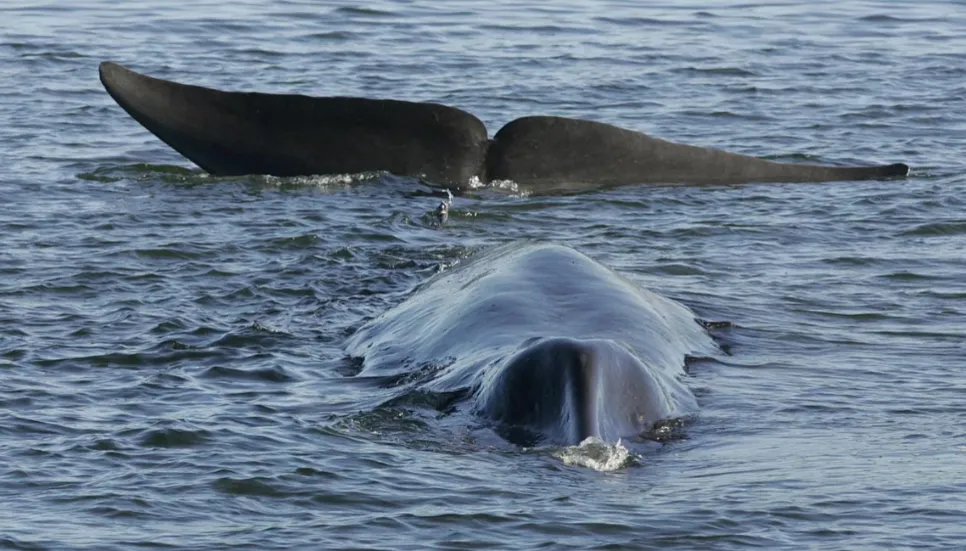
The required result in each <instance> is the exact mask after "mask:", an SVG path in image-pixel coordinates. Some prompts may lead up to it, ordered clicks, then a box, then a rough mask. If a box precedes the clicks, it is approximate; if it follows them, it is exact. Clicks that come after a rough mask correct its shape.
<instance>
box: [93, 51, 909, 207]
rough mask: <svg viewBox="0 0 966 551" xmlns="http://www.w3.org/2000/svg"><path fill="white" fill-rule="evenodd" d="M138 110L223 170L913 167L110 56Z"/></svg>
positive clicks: (767, 172)
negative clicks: (245, 85)
mask: <svg viewBox="0 0 966 551" xmlns="http://www.w3.org/2000/svg"><path fill="white" fill-rule="evenodd" d="M100 79H101V82H102V83H103V84H104V87H105V89H106V90H107V91H108V93H109V94H110V95H111V97H113V98H114V100H115V101H117V103H118V104H119V105H120V106H121V107H122V108H124V110H125V111H127V112H128V114H130V115H131V116H132V117H133V118H134V119H135V120H137V121H138V122H140V123H141V124H142V125H143V126H144V127H145V128H147V129H148V130H150V131H151V132H152V133H153V134H154V135H156V136H157V137H158V138H160V139H161V140H163V141H164V142H165V143H167V144H168V145H170V146H171V147H173V148H174V149H175V150H177V151H178V152H179V153H181V154H182V155H184V156H185V157H187V158H188V159H190V160H191V161H193V162H194V163H196V164H197V165H198V166H200V167H201V168H202V169H204V170H206V171H208V172H210V173H212V174H215V175H226V176H232V175H243V174H269V175H274V176H305V175H314V174H346V173H361V172H373V171H386V172H389V173H392V174H396V175H399V176H410V177H419V178H424V179H426V180H427V181H429V182H430V183H434V184H438V185H442V186H445V187H449V188H453V189H459V188H465V187H467V186H468V185H469V184H470V183H471V182H474V181H481V182H484V183H485V182H489V181H495V180H512V181H514V182H515V183H517V184H518V185H519V186H521V187H522V188H523V189H525V190H528V191H530V192H531V193H547V192H560V191H583V190H589V189H594V188H599V187H606V186H616V185H624V184H635V183H686V184H732V183H744V182H825V181H833V180H866V179H882V178H889V177H896V176H905V175H907V174H908V172H909V167H908V166H906V165H904V164H901V163H897V164H892V165H887V166H869V167H837V166H821V165H807V164H789V163H777V162H772V161H767V160H764V159H758V158H755V157H749V156H746V155H738V154H735V153H728V152H725V151H720V150H717V149H709V148H703V147H695V146H690V145H682V144H676V143H672V142H668V141H664V140H661V139H657V138H652V137H650V136H647V135H646V134H642V133H640V132H634V131H631V130H625V129H623V128H618V127H616V126H612V125H609V124H604V123H600V122H592V121H586V120H578V119H568V118H563V117H550V116H533V117H523V118H519V119H516V120H514V121H511V122H509V123H507V124H506V125H505V126H503V128H501V129H500V130H499V131H498V132H497V133H496V135H495V136H493V139H492V140H490V139H488V138H487V131H486V127H485V126H484V125H483V123H482V122H481V121H480V120H479V119H478V118H476V117H475V116H473V115H471V114H470V113H467V112H465V111H461V110H459V109H456V108H453V107H448V106H445V105H439V104H435V103H416V102H408V101H397V100H379V99H366V98H350V97H323V98H319V97H309V96H303V95H295V94H264V93H241V92H224V91H220V90H213V89H210V88H203V87H200V86H191V85H186V84H180V83H177V82H171V81H167V80H161V79H157V78H152V77H149V76H146V75H142V74H139V73H136V72H134V71H131V70H129V69H126V68H124V67H121V66H120V65H117V64H115V63H110V62H104V63H101V65H100Z"/></svg>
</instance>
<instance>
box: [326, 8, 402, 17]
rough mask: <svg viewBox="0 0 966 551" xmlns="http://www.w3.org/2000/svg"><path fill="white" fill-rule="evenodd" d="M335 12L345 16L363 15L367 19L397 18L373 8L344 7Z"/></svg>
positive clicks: (387, 12) (392, 14)
mask: <svg viewBox="0 0 966 551" xmlns="http://www.w3.org/2000/svg"><path fill="white" fill-rule="evenodd" d="M335 12H336V13H341V14H345V15H362V16H366V17H395V16H396V14H395V13H393V12H391V11H384V10H376V9H373V8H358V7H355V6H342V7H341V8H336V9H335Z"/></svg>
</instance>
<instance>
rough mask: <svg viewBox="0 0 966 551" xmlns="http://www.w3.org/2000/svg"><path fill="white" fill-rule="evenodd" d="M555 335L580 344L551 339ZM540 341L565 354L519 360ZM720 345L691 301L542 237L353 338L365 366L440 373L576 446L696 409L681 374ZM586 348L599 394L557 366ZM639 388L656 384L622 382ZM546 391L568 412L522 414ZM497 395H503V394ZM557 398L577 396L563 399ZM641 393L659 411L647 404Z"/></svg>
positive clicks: (552, 405) (394, 373)
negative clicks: (573, 385) (521, 403)
mask: <svg viewBox="0 0 966 551" xmlns="http://www.w3.org/2000/svg"><path fill="white" fill-rule="evenodd" d="M544 342H560V343H572V346H571V347H570V348H569V349H568V348H567V346H560V347H556V348H554V347H551V348H546V345H541V344H540V343H544ZM541 346H543V348H541ZM532 347H536V348H533V350H534V351H536V352H533V354H537V355H539V354H544V356H547V357H550V358H557V359H559V360H560V362H557V363H555V362H554V361H549V360H547V361H542V362H541V361H535V360H534V361H523V360H521V361H518V362H517V363H516V364H514V363H513V362H512V361H510V360H509V358H513V357H526V353H527V350H530V349H531V348H532ZM714 349H715V347H714V344H713V342H712V341H711V339H710V337H709V336H708V335H707V333H706V332H705V331H704V329H703V328H702V327H701V326H700V324H698V323H697V322H696V321H695V320H694V314H693V313H692V312H691V311H690V310H688V309H687V308H686V307H684V306H682V305H681V304H678V303H676V302H674V301H672V300H669V299H666V298H664V297H661V296H659V295H656V294H654V293H651V292H649V291H646V290H644V289H640V288H639V287H637V286H636V285H634V284H633V283H631V282H629V281H627V280H626V279H624V278H623V277H621V276H620V275H618V274H616V273H615V272H613V271H611V270H610V269H608V268H606V267H604V266H603V265H601V264H599V263H597V262H595V261H594V260H592V259H590V258H588V257H587V256H585V255H583V254H581V253H579V252H577V251H576V250H574V249H571V248H568V247H564V246H560V245H551V244H532V243H531V244H525V245H523V246H521V245H519V244H510V245H506V246H503V247H498V248H496V249H493V250H491V251H488V252H485V253H483V254H480V255H477V256H476V257H475V258H473V259H472V260H471V261H470V262H468V263H466V264H463V265H460V266H457V267H455V268H452V269H450V270H447V271H446V272H443V273H442V274H440V275H438V276H437V277H435V278H433V279H432V280H431V281H429V282H427V283H426V284H424V285H422V286H420V287H419V288H418V289H417V290H416V291H415V292H413V293H412V295H411V296H410V297H409V298H408V299H407V300H405V301H403V302H402V303H401V304H399V305H398V306H396V307H394V308H392V309H390V310H388V311H387V312H385V313H383V314H382V315H380V316H378V317H376V318H375V319H373V320H371V321H370V322H368V323H366V324H364V325H363V326H362V327H360V328H359V329H358V330H357V331H356V332H355V333H354V334H353V335H352V336H351V337H350V338H349V340H348V342H347V345H346V351H347V352H348V353H349V355H350V356H355V357H359V358H361V359H362V369H361V373H360V374H361V375H364V376H376V377H381V376H385V377H391V378H399V377H400V376H404V375H406V374H408V373H413V372H416V371H420V370H429V371H428V372H429V373H431V376H430V377H428V379H426V380H425V382H424V383H421V384H422V387H423V388H424V389H426V390H429V391H434V392H452V391H455V390H460V389H474V400H475V402H474V403H475V405H474V408H473V409H474V410H475V411H477V412H478V413H480V414H482V415H483V416H484V417H488V418H491V419H494V420H496V421H498V422H500V423H504V424H507V425H514V424H516V425H519V426H524V427H531V428H534V430H536V431H537V432H541V433H545V434H546V436H547V438H548V439H549V440H551V441H556V442H566V443H575V442H574V439H575V438H577V437H579V436H584V435H598V436H601V437H608V438H611V437H620V436H622V435H623V436H629V435H630V434H629V433H628V431H630V432H631V433H636V431H634V430H633V429H634V428H635V427H636V428H641V427H645V426H649V425H650V424H652V423H653V422H654V421H656V420H658V419H661V418H665V417H673V416H678V415H681V414H686V413H688V412H690V411H691V410H692V409H693V407H694V398H693V396H692V395H691V393H690V392H689V391H688V389H687V387H686V386H685V385H683V383H682V382H681V380H680V379H681V378H682V377H683V376H684V369H683V365H684V357H685V355H686V354H689V353H695V352H699V353H712V351H713V350H714ZM541 351H542V352H541ZM520 354H523V355H524V356H520ZM581 354H585V355H586V357H587V358H589V360H588V361H589V363H588V364H587V365H590V366H591V367H590V371H588V373H592V374H594V375H593V376H594V378H593V380H592V382H588V383H587V384H585V385H583V387H584V388H585V389H587V391H588V392H587V393H585V394H583V393H582V394H578V395H576V397H575V396H573V395H570V394H567V393H566V392H563V389H564V388H565V387H566V385H567V384H570V383H568V381H576V380H578V378H577V376H576V375H573V376H571V375H567V373H570V371H568V370H567V369H562V371H560V372H559V373H557V372H556V371H554V369H556V368H554V366H559V365H564V366H566V365H578V364H580V362H579V361H577V360H576V359H574V358H577V359H579V358H580V357H581ZM531 357H537V356H531ZM508 362H509V363H508ZM568 362H569V363H568ZM510 365H516V366H518V367H516V368H507V366H510ZM580 365H583V364H580ZM521 366H523V367H521ZM525 366H530V367H529V368H526V367H525ZM541 366H543V367H541ZM574 369H576V368H574ZM501 373H502V374H503V375H500V374H501ZM574 373H576V371H575V372H574ZM520 381H530V382H529V383H526V384H525V385H522V383H521V382H520ZM588 381H590V380H588ZM538 383H539V384H538ZM521 385H522V386H521ZM562 385H563V386H562ZM524 388H525V389H529V390H522V389H524ZM635 388H636V389H638V390H640V389H644V388H650V389H651V390H650V391H648V392H643V390H640V391H639V392H636V393H635V392H631V394H630V395H626V396H625V394H624V392H625V391H624V390H622V389H635ZM496 389H504V390H503V391H498V390H496ZM509 389H517V391H510V390H509ZM537 392H546V393H549V394H548V395H547V396H546V399H545V400H543V402H541V403H545V404H547V405H546V406H545V407H544V406H541V408H542V410H544V411H555V412H557V413H556V414H559V415H562V416H564V417H563V419H564V420H562V421H560V422H559V423H556V422H553V423H550V424H547V423H545V422H544V421H546V419H544V420H543V421H541V420H534V419H530V420H527V418H526V416H523V417H520V415H522V414H521V413H520V412H521V411H523V410H521V409H520V408H518V407H516V406H512V405H511V404H512V403H514V402H513V400H514V399H515V398H514V397H518V398H521V399H526V397H527V396H529V395H530V394H531V393H537ZM595 393H599V394H595ZM651 394H654V396H658V397H660V399H659V400H658V399H651V398H649V396H651ZM498 396H502V397H503V398H501V400H503V401H502V402H500V401H499V400H497V401H494V400H496V397H498ZM554 396H556V397H557V398H559V399H561V400H563V399H564V398H566V397H567V396H570V397H569V398H567V400H570V401H569V402H560V401H558V402H554ZM634 396H637V397H640V398H641V399H642V400H643V401H644V402H645V403H650V404H652V406H649V407H653V409H647V410H646V411H645V410H642V409H641V408H642V407H644V406H642V405H641V401H640V400H637V399H635V398H634ZM585 397H586V398H587V399H586V400H585V399H584V398H585ZM598 398H599V400H598ZM504 399H505V400H504ZM498 402H499V403H503V404H504V405H503V406H499V407H497V406H496V405H494V404H497V403H498ZM597 406H599V407H600V408H603V409H602V410H599V411H598V410H594V411H597V413H594V414H593V415H592V417H586V419H589V420H588V421H586V422H582V421H581V422H578V421H579V419H580V418H579V417H578V416H577V413H576V412H590V411H591V410H590V409H587V408H591V407H597ZM501 411H502V412H503V413H500V412H501ZM512 412H517V413H512ZM556 414H555V415H556ZM571 414H573V415H572V416H571V417H567V416H568V415H571ZM587 415H591V414H590V413H587ZM517 417H520V419H519V420H518V421H519V422H517V423H515V422H513V419H514V418H517ZM639 418H640V419H639ZM567 419H569V420H567ZM634 419H638V420H637V421H634ZM571 421H573V422H571Z"/></svg>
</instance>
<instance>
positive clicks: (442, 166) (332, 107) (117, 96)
mask: <svg viewBox="0 0 966 551" xmlns="http://www.w3.org/2000/svg"><path fill="white" fill-rule="evenodd" d="M100 78H101V82H102V83H103V84H104V87H105V88H106V89H107V91H108V93H110V95H111V97H113V98H114V100H115V101H117V103H118V104H119V105H120V106H121V107H123V108H124V110H125V111H127V112H128V114H130V115H131V116H132V117H133V118H134V119H135V120H137V121H138V122H139V123H141V124H142V125H143V126H144V127H145V128H147V129H148V130H150V131H151V132H152V133H153V134H154V135H155V136H157V137H159V138H161V140H162V141H164V142H165V143H167V144H168V145H170V146H171V147H173V148H174V149H175V150H177V151H178V152H179V153H181V154H182V155H184V156H185V157H187V158H188V159H190V160H191V161H193V162H194V163H195V164H197V165H198V166H200V167H201V168H202V169H204V170H205V171H207V172H210V173H211V174H215V175H225V176H235V175H243V174H270V175H274V176H303V175H313V174H346V173H359V172H370V171H380V170H383V171H386V172H390V173H393V174H398V175H403V176H415V177H425V178H427V179H428V180H430V181H432V182H435V183H438V184H443V185H446V186H453V187H458V186H460V185H464V184H465V183H466V182H467V181H468V180H469V179H470V178H472V177H473V176H475V175H476V173H477V172H478V171H479V167H480V165H481V164H482V162H483V155H484V153H485V151H486V147H487V135H486V127H485V126H484V125H483V123H482V122H480V120H479V119H477V118H476V117H474V116H473V115H471V114H469V113H466V112H464V111H460V110H459V109H455V108H453V107H447V106H445V105H437V104H433V103H414V102H406V101H396V100H375V99H364V98H348V97H327V98H314V97H309V96H302V95H295V94H263V93H257V92H249V93H242V92H222V91H220V90H213V89H210V88H203V87H201V86H191V85H186V84H179V83H176V82H171V81H167V80H161V79H156V78H152V77H148V76H145V75H142V74H139V73H136V72H134V71H131V70H129V69H126V68H124V67H121V66H120V65H117V64H115V63H110V62H104V63H101V66H100Z"/></svg>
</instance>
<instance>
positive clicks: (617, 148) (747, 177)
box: [486, 116, 909, 187]
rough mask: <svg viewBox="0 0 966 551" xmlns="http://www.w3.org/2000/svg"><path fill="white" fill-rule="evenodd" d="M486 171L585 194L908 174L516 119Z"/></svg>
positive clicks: (580, 124)
mask: <svg viewBox="0 0 966 551" xmlns="http://www.w3.org/2000/svg"><path fill="white" fill-rule="evenodd" d="M486 171H487V177H488V178H489V179H491V180H503V179H509V180H513V181H515V182H518V183H521V184H524V185H529V186H533V187H553V186H558V185H560V184H561V183H563V184H565V185H566V184H569V185H570V186H574V187H581V186H587V185H622V184H633V183H684V184H738V183H745V182H824V181H831V180H866V179H875V178H885V177H891V176H905V175H906V174H908V172H909V167H908V166H906V165H903V164H895V165H889V166H881V167H880V166H873V167H833V166H821V165H807V164H788V163H776V162H772V161H767V160H764V159H758V158H755V157H749V156H747V155H739V154H736V153H728V152H726V151H721V150H718V149H710V148H705V147H695V146H691V145H683V144H676V143H672V142H668V141H665V140H661V139H658V138H652V137H650V136H648V135H646V134H642V133H640V132H633V131H631V130H625V129H623V128H619V127H617V126H613V125H610V124H605V123H600V122H594V121H586V120H579V119H568V118H563V117H544V116H540V117H523V118H519V119H516V120H514V121H512V122H509V123H507V124H506V125H505V126H504V127H503V128H501V129H500V131H499V132H497V133H496V136H494V138H493V141H492V143H491V144H490V149H489V151H488V152H487V162H486Z"/></svg>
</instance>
